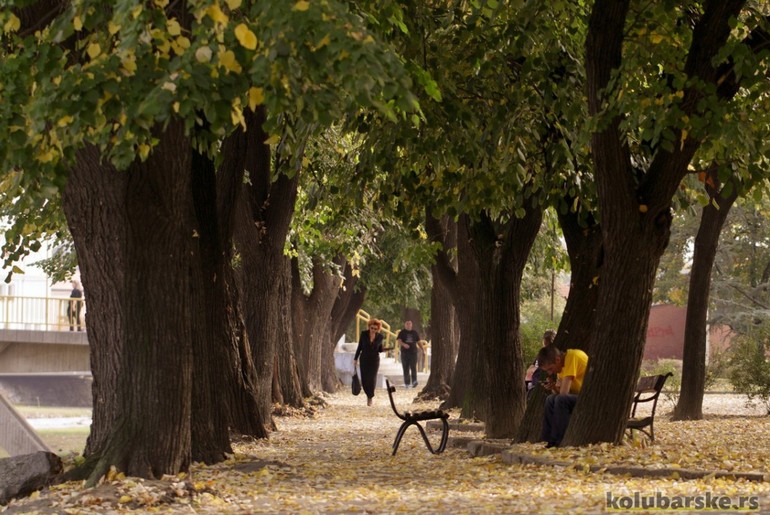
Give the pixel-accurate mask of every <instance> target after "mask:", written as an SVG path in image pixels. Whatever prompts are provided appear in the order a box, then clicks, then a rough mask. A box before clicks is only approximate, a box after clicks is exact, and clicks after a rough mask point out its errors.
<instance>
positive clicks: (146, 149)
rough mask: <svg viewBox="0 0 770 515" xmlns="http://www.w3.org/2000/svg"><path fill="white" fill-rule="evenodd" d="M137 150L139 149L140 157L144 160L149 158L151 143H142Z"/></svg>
mask: <svg viewBox="0 0 770 515" xmlns="http://www.w3.org/2000/svg"><path fill="white" fill-rule="evenodd" d="M137 150H138V151H139V157H140V158H141V159H142V161H144V160H145V159H147V156H149V155H150V145H148V144H147V143H141V144H140V145H139V148H138V149H137Z"/></svg>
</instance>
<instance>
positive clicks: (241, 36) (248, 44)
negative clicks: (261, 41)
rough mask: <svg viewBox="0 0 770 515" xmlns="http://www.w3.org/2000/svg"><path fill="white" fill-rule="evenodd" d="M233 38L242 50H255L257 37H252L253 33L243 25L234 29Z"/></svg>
mask: <svg viewBox="0 0 770 515" xmlns="http://www.w3.org/2000/svg"><path fill="white" fill-rule="evenodd" d="M235 37H236V38H238V42H239V43H240V44H241V46H242V47H243V48H246V49H248V50H256V48H257V36H256V35H254V33H253V32H252V31H251V29H250V28H249V27H248V26H247V25H246V24H245V23H241V24H240V25H238V26H237V27H235Z"/></svg>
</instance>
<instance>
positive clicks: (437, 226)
mask: <svg viewBox="0 0 770 515" xmlns="http://www.w3.org/2000/svg"><path fill="white" fill-rule="evenodd" d="M425 225H426V230H427V231H428V234H429V235H430V238H431V240H432V241H440V242H441V245H442V247H441V249H440V250H439V253H441V254H442V256H441V258H440V259H441V260H442V262H443V265H439V264H434V265H433V266H432V267H431V275H432V277H433V289H432V290H431V296H430V311H431V315H430V320H431V322H430V327H431V349H430V350H431V359H430V376H429V377H428V382H427V383H426V384H425V387H424V388H423V389H422V391H421V392H420V395H419V397H420V398H421V399H426V400H427V399H442V400H447V399H449V395H450V392H451V384H452V376H453V374H454V368H455V358H456V357H457V349H458V346H459V334H457V330H456V323H455V306H454V300H453V297H452V295H451V294H450V291H449V289H447V287H446V286H445V285H444V282H443V280H442V277H441V274H440V273H439V271H438V267H439V266H447V267H449V268H450V269H451V273H452V274H455V273H456V271H455V268H454V267H455V264H454V263H452V262H451V260H450V259H449V255H448V254H447V252H446V250H447V249H451V248H454V247H455V246H456V245H457V223H456V222H454V221H453V220H451V219H450V218H449V217H448V216H443V217H442V218H441V220H437V219H435V218H433V217H432V216H431V214H430V213H426V224H425ZM453 280H454V279H453Z"/></svg>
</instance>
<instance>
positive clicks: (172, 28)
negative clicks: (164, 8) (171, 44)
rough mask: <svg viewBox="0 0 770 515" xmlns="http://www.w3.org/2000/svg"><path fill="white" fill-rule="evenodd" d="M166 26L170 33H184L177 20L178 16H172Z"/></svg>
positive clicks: (173, 34)
mask: <svg viewBox="0 0 770 515" xmlns="http://www.w3.org/2000/svg"><path fill="white" fill-rule="evenodd" d="M166 28H167V29H168V33H169V35H171V36H178V35H179V34H181V33H182V27H181V26H180V25H179V22H178V21H176V18H171V19H170V20H168V25H166Z"/></svg>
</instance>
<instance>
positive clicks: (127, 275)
mask: <svg viewBox="0 0 770 515" xmlns="http://www.w3.org/2000/svg"><path fill="white" fill-rule="evenodd" d="M157 136H158V138H159V139H160V142H159V144H158V146H157V147H156V149H155V151H154V152H153V153H152V154H150V157H149V158H148V159H147V160H146V161H145V162H144V163H134V164H132V165H131V166H130V168H129V170H128V171H127V172H125V174H115V175H113V174H110V173H105V172H106V170H101V172H102V173H105V175H106V176H107V177H106V178H104V179H102V180H101V181H99V180H97V183H96V184H100V185H104V184H105V182H104V181H107V182H109V181H111V180H112V181H115V182H117V183H119V184H121V185H124V186H125V189H124V190H123V191H122V195H123V196H122V199H120V198H119V199H117V200H118V204H117V205H116V206H115V208H116V211H115V212H123V213H124V214H123V215H122V216H120V219H121V220H120V221H121V222H123V221H124V222H125V225H123V226H122V230H121V231H118V232H117V233H116V235H117V237H116V235H113V234H110V235H109V236H108V235H107V234H102V238H97V240H96V241H92V242H88V246H90V247H92V249H91V250H89V251H87V252H86V253H85V254H84V256H85V257H86V259H89V256H90V255H95V254H98V255H99V257H100V262H101V263H104V262H110V260H117V261H118V262H120V263H121V264H123V269H122V272H123V273H118V274H116V276H115V277H114V278H113V280H112V281H110V282H109V283H107V284H101V283H99V282H98V281H99V279H100V278H102V276H101V275H99V276H97V277H93V276H90V277H89V276H88V273H89V272H90V271H93V270H94V266H100V264H101V263H94V264H93V265H94V266H90V265H87V266H86V267H85V268H84V269H83V270H82V271H81V272H85V273H84V274H83V275H84V276H83V280H84V283H85V284H89V285H90V286H91V287H92V288H93V289H94V292H99V293H101V292H103V291H104V290H105V289H106V288H110V287H114V283H113V281H119V282H120V283H121V284H120V286H118V288H117V292H119V293H122V294H123V296H124V302H125V304H123V307H124V310H123V311H122V313H123V317H120V316H119V315H116V313H104V311H102V310H103V309H104V307H105V306H102V305H99V303H98V302H96V303H93V301H94V300H96V299H95V298H92V297H91V296H90V294H91V292H90V291H89V308H90V309H89V311H90V312H91V314H90V315H89V320H90V318H91V317H94V318H96V319H99V322H97V323H101V319H102V317H104V319H105V320H109V321H110V322H113V321H114V320H115V318H118V320H121V319H122V320H123V321H124V324H123V325H122V326H118V327H120V330H121V332H122V337H121V336H119V338H118V340H117V341H119V342H120V341H122V342H123V352H121V353H119V355H118V360H119V361H118V363H117V366H116V367H115V368H113V369H109V370H105V369H103V368H101V363H99V368H97V369H96V371H95V372H96V374H95V375H99V376H101V375H102V374H104V375H105V376H106V377H99V378H98V379H96V380H95V383H96V382H98V383H99V384H100V387H99V388H98V390H99V391H101V388H103V387H104V386H105V385H109V387H114V388H115V390H114V397H113V396H110V397H109V400H110V402H111V403H114V404H111V405H109V406H107V411H108V412H110V414H111V415H112V417H111V418H112V421H111V423H110V425H109V427H106V428H98V427H97V428H95V434H96V435H98V438H95V439H94V441H93V442H92V444H93V445H91V446H90V447H89V450H90V451H91V452H90V454H89V459H88V462H87V465H86V468H87V470H92V472H91V475H90V480H89V482H90V483H94V482H95V481H96V480H98V479H99V478H100V477H101V476H102V475H103V474H104V473H105V472H106V471H107V470H108V469H109V467H110V466H112V465H114V466H116V467H117V469H118V470H120V471H123V472H125V473H126V474H128V475H134V476H140V477H160V476H162V475H163V474H176V473H178V472H180V471H181V470H185V469H186V468H187V466H188V465H189V463H190V458H191V443H190V442H191V433H190V417H191V410H192V406H191V404H192V403H191V395H190V392H191V391H192V388H193V385H192V374H193V352H192V345H191V341H192V334H191V332H192V331H191V325H190V320H191V318H192V307H193V306H192V303H191V297H192V296H191V289H192V285H191V268H192V266H193V262H192V259H193V258H192V256H193V255H194V252H195V248H194V244H193V243H194V242H193V238H192V235H193V229H194V223H193V222H194V213H193V203H192V187H191V175H190V160H191V152H190V145H189V142H188V140H187V138H186V137H185V136H184V133H183V128H182V126H181V124H177V123H172V124H170V125H169V126H168V127H167V128H166V129H165V130H164V131H163V132H162V133H160V134H158V135H157ZM83 164H84V163H83V162H82V161H81V162H79V163H78V165H76V169H75V170H73V184H72V185H71V187H73V188H77V187H78V185H82V184H83V183H79V182H78V180H77V178H78V177H80V178H82V179H85V177H86V176H88V175H89V173H91V174H93V173H94V172H96V171H97V168H98V167H96V166H90V165H89V163H86V166H83ZM80 174H83V175H80ZM116 175H117V176H116ZM109 191H114V190H112V188H108V192H109ZM73 197H75V198H76V197H77V194H74V195H73ZM97 198H100V199H101V198H104V197H103V196H102V195H100V196H98V197H97ZM93 204H96V202H89V205H93ZM108 213H109V211H105V212H103V213H102V214H108ZM99 223H100V224H101V226H100V230H103V228H114V227H116V225H115V224H116V223H117V221H115V224H114V223H113V220H100V221H99ZM148 227H152V228H153V230H152V231H148V230H147V228H148ZM75 231H76V232H77V228H76V229H75ZM110 236H111V237H113V238H114V239H115V240H116V241H117V242H120V243H124V245H120V248H118V249H117V250H118V254H116V255H112V256H108V255H106V254H105V251H106V250H107V249H105V248H100V245H101V244H102V242H103V241H104V240H105V239H107V238H109V237H110ZM121 236H124V237H125V239H123V238H121ZM91 252H93V253H94V254H91ZM95 279H96V280H95ZM97 298H103V297H102V296H101V295H99V297H97ZM111 307H115V306H111ZM95 336H97V338H98V336H101V335H95ZM101 343H103V342H101V341H99V340H98V339H97V340H95V341H94V343H93V344H94V345H95V346H99V345H100V344H101ZM100 350H101V349H100ZM113 374H115V375H114V376H113ZM106 420H107V419H102V417H101V416H97V417H96V418H95V421H94V423H95V424H100V423H104V421H106ZM108 423H109V422H108ZM97 443H98V444H99V445H98V447H97V446H96V444H97Z"/></svg>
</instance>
